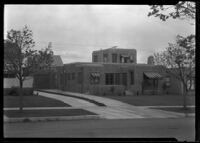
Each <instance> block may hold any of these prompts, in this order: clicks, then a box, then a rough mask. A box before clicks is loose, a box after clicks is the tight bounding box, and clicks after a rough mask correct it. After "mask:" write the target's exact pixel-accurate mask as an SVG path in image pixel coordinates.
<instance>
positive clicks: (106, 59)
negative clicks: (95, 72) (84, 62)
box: [103, 54, 108, 62]
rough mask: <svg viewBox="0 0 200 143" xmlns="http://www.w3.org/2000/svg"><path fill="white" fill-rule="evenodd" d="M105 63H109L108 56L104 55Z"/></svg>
mask: <svg viewBox="0 0 200 143" xmlns="http://www.w3.org/2000/svg"><path fill="white" fill-rule="evenodd" d="M103 62H108V54H103Z"/></svg>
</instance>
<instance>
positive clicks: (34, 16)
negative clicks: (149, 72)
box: [4, 5, 195, 63]
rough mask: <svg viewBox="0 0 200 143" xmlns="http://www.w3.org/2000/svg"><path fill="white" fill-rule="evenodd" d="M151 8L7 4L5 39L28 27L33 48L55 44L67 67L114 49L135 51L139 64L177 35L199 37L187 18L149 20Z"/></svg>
mask: <svg viewBox="0 0 200 143" xmlns="http://www.w3.org/2000/svg"><path fill="white" fill-rule="evenodd" d="M149 11H150V7H149V6H148V5H5V7H4V36H6V33H7V31H9V30H11V29H15V30H21V29H22V28H23V27H24V26H25V25H27V26H28V27H29V28H30V29H31V30H32V31H33V38H34V40H35V42H36V45H35V49H42V48H45V47H47V45H48V43H49V42H52V50H53V52H54V54H55V55H60V56H61V58H62V60H63V63H71V62H91V61H92V51H94V50H100V49H107V48H111V47H113V46H118V48H124V49H136V50H137V63H147V58H148V56H150V55H153V53H155V52H160V51H163V50H164V49H165V48H166V47H167V46H168V43H173V42H174V41H175V37H176V35H178V34H179V35H182V36H187V35H189V34H194V33H195V25H191V24H190V22H188V21H186V20H178V19H176V20H174V19H169V20H167V21H165V22H163V21H161V20H160V19H159V18H155V17H148V16H147V15H148V12H149Z"/></svg>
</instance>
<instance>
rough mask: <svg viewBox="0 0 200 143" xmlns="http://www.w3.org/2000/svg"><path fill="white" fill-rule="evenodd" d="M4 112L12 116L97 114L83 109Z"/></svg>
mask: <svg viewBox="0 0 200 143" xmlns="http://www.w3.org/2000/svg"><path fill="white" fill-rule="evenodd" d="M4 114H5V115H6V116H7V117H10V118H19V117H49V116H80V115H96V114H94V113H92V112H89V111H86V110H83V109H45V110H44V109H42V110H41V109H40V110H23V111H22V112H20V111H19V110H6V111H4Z"/></svg>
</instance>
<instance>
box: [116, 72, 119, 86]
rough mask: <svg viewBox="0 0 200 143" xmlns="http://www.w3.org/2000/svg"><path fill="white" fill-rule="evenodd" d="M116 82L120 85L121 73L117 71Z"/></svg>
mask: <svg viewBox="0 0 200 143" xmlns="http://www.w3.org/2000/svg"><path fill="white" fill-rule="evenodd" d="M115 84H116V85H120V73H115Z"/></svg>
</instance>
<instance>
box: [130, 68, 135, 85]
mask: <svg viewBox="0 0 200 143" xmlns="http://www.w3.org/2000/svg"><path fill="white" fill-rule="evenodd" d="M130 80H131V82H130V84H131V85H133V84H134V71H131V72H130Z"/></svg>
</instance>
